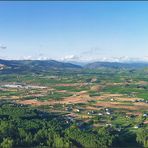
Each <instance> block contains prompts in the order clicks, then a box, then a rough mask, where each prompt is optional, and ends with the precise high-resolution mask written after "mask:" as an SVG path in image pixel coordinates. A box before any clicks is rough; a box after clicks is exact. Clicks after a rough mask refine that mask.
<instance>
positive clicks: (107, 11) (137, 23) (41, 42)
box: [0, 1, 148, 62]
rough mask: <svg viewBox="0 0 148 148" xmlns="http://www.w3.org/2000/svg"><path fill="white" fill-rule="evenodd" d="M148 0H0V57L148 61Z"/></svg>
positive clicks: (79, 60)
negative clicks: (12, 0)
mask: <svg viewBox="0 0 148 148" xmlns="http://www.w3.org/2000/svg"><path fill="white" fill-rule="evenodd" d="M147 8H148V3H147V2H146V1H145V2H140V1H139V2H138V1H137V2H128V1H123V2H118V1H116V2H107V1H106V2H60V1H56V2H33V1H32V2H29V1H28V2H11V1H8V2H0V34H1V36H0V59H38V60H46V59H54V60H60V61H78V62H89V61H115V62H119V61H121V62H125V61H126V62H127V61H129V62H130V61H146V62H147V61H148V50H147V49H148V44H147V40H148V27H147V26H148V9H147Z"/></svg>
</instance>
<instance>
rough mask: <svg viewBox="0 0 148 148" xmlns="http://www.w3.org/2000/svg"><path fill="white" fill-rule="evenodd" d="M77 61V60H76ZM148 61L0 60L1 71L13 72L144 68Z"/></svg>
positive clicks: (147, 65)
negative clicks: (81, 62)
mask: <svg viewBox="0 0 148 148" xmlns="http://www.w3.org/2000/svg"><path fill="white" fill-rule="evenodd" d="M75 63H77V62H75ZM144 67H148V63H140V62H139V63H138V62H137V63H119V62H93V63H89V64H85V65H84V63H83V65H81V66H80V65H78V63H77V64H74V63H65V62H59V61H55V60H0V71H5V72H6V73H11V72H27V71H32V72H38V71H46V70H50V69H82V68H87V69H98V68H114V69H116V68H133V69H135V68H144Z"/></svg>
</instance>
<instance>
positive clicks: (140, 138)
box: [136, 128, 148, 148]
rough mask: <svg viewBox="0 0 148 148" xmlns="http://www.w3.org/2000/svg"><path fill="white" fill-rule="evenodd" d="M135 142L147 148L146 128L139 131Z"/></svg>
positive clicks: (147, 135)
mask: <svg viewBox="0 0 148 148" xmlns="http://www.w3.org/2000/svg"><path fill="white" fill-rule="evenodd" d="M136 140H137V142H139V143H141V144H143V146H144V147H145V148H148V128H146V129H144V128H143V129H139V131H138V132H137V138H136Z"/></svg>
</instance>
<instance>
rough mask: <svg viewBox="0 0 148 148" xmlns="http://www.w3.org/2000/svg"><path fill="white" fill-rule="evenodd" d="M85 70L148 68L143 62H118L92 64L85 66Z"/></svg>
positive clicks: (147, 64)
mask: <svg viewBox="0 0 148 148" xmlns="http://www.w3.org/2000/svg"><path fill="white" fill-rule="evenodd" d="M84 67H85V68H89V69H97V68H133V69H137V68H145V67H148V63H144V62H137V63H136V62H130V63H119V62H93V63H89V64H86V65H85V66H84Z"/></svg>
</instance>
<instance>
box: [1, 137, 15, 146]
mask: <svg viewBox="0 0 148 148" xmlns="http://www.w3.org/2000/svg"><path fill="white" fill-rule="evenodd" d="M12 146H13V140H12V139H10V138H4V139H3V142H2V143H1V147H2V148H12Z"/></svg>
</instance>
